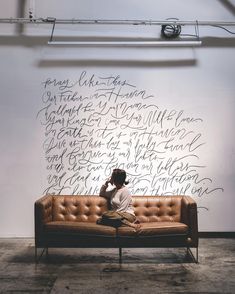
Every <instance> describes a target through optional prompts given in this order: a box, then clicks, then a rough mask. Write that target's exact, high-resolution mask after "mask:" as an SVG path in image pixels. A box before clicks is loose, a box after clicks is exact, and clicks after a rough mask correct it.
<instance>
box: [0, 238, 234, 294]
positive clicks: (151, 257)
mask: <svg viewBox="0 0 235 294" xmlns="http://www.w3.org/2000/svg"><path fill="white" fill-rule="evenodd" d="M185 252H186V251H185V250H184V249H182V248H181V249H123V264H122V265H121V266H119V264H118V249H50V250H49V259H46V257H45V256H43V257H42V259H41V261H40V263H39V264H37V265H35V263H34V240H33V239H0V293H91V294H93V293H95V294H99V293H102V294H103V293H111V294H116V293H136V294H138V293H141V294H143V293H148V294H151V293H235V266H234V265H235V239H201V240H200V248H199V264H195V263H193V262H192V261H191V259H190V258H189V257H188V256H186V255H185Z"/></svg>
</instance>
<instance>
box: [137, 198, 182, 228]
mask: <svg viewBox="0 0 235 294" xmlns="http://www.w3.org/2000/svg"><path fill="white" fill-rule="evenodd" d="M181 200H182V196H133V206H134V211H135V215H136V216H137V218H138V219H139V220H140V222H161V221H162V222H166V221H167V222H180V219H181Z"/></svg>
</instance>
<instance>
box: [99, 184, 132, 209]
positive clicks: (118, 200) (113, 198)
mask: <svg viewBox="0 0 235 294" xmlns="http://www.w3.org/2000/svg"><path fill="white" fill-rule="evenodd" d="M100 196H104V197H106V198H109V199H110V203H111V207H112V209H113V210H115V211H120V212H127V213H130V214H132V215H135V213H134V209H133V206H132V197H131V193H130V191H129V190H128V188H127V187H125V186H123V187H122V188H120V189H117V188H115V189H113V190H111V191H106V187H105V186H102V187H101V190H100Z"/></svg>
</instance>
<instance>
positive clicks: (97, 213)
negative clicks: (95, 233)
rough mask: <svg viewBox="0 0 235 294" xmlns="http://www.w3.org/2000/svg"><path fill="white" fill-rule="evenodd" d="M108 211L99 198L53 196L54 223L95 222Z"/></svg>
mask: <svg viewBox="0 0 235 294" xmlns="http://www.w3.org/2000/svg"><path fill="white" fill-rule="evenodd" d="M107 209H108V205H107V201H106V200H105V199H104V198H103V197H99V196H85V197H84V196H53V212H52V219H53V220H54V221H73V222H96V221H97V219H98V218H100V217H101V215H102V213H103V212H105V211H106V210H107Z"/></svg>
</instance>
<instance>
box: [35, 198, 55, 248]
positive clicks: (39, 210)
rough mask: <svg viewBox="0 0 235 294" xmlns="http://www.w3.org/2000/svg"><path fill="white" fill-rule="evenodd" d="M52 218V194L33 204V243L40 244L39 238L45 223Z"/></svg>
mask: <svg viewBox="0 0 235 294" xmlns="http://www.w3.org/2000/svg"><path fill="white" fill-rule="evenodd" d="M51 220H52V195H46V196H43V197H41V198H40V199H38V200H37V201H36V202H35V204H34V225H35V245H36V247H37V246H40V240H41V237H42V233H43V226H44V224H45V223H47V222H49V221H51Z"/></svg>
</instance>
